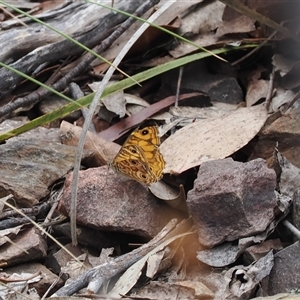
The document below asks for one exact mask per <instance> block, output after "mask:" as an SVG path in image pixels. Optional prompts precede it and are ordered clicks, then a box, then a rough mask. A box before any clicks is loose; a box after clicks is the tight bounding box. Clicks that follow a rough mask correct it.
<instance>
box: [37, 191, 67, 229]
mask: <svg viewBox="0 0 300 300" xmlns="http://www.w3.org/2000/svg"><path fill="white" fill-rule="evenodd" d="M62 191H63V190H62V189H60V191H59V192H58V195H57V198H56V200H55V201H54V203H53V205H52V206H51V208H50V210H49V212H48V214H47V216H46V218H45V220H44V222H43V223H42V224H41V225H43V226H47V225H48V224H49V223H50V220H51V219H52V215H53V214H54V212H55V210H56V208H57V206H58V202H59V200H60V198H61V196H62Z"/></svg>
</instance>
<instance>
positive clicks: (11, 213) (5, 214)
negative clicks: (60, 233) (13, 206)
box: [0, 202, 50, 220]
mask: <svg viewBox="0 0 300 300" xmlns="http://www.w3.org/2000/svg"><path fill="white" fill-rule="evenodd" d="M47 207H50V203H49V202H45V203H42V204H41V205H39V206H34V207H30V208H20V211H21V212H23V213H24V214H25V215H31V216H37V215H38V214H39V213H40V211H41V210H45V209H47ZM15 216H19V213H18V212H16V211H14V210H9V211H5V212H3V213H2V214H0V220H3V219H8V218H12V217H15Z"/></svg>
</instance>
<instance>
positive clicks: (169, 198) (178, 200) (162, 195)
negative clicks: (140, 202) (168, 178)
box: [149, 181, 187, 211]
mask: <svg viewBox="0 0 300 300" xmlns="http://www.w3.org/2000/svg"><path fill="white" fill-rule="evenodd" d="M179 189H180V190H179V191H178V189H177V190H175V189H174V188H173V187H171V186H170V185H168V184H167V183H165V182H164V181H158V182H155V183H153V184H151V185H150V186H149V190H150V191H151V193H152V194H153V195H154V196H156V197H157V198H158V199H161V200H164V201H165V202H166V203H167V204H168V205H169V206H171V207H173V208H176V209H179V210H182V211H186V210H187V208H186V195H185V190H184V187H183V186H182V185H180V187H179Z"/></svg>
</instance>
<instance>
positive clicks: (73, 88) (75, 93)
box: [69, 82, 97, 132]
mask: <svg viewBox="0 0 300 300" xmlns="http://www.w3.org/2000/svg"><path fill="white" fill-rule="evenodd" d="M69 88H70V94H71V96H72V98H73V99H75V100H77V99H80V98H82V97H84V94H83V92H82V90H81V89H80V87H79V85H78V84H77V83H74V82H71V83H70V85H69ZM88 112H89V110H88V108H86V107H82V108H81V113H82V116H83V117H84V118H86V116H87V114H88ZM89 131H91V132H97V131H96V128H95V126H94V124H93V122H91V124H90V127H89Z"/></svg>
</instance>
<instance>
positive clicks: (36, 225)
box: [0, 198, 84, 267]
mask: <svg viewBox="0 0 300 300" xmlns="http://www.w3.org/2000/svg"><path fill="white" fill-rule="evenodd" d="M0 202H1V203H4V202H3V201H2V199H1V198H0ZM4 204H5V205H6V206H8V207H9V208H11V209H13V210H15V211H17V212H18V213H19V214H20V215H21V216H22V217H24V218H26V219H27V220H28V221H29V222H30V223H32V224H33V225H34V226H35V227H36V228H38V229H39V230H40V231H41V232H42V233H44V234H45V235H47V237H48V238H50V239H51V240H52V241H53V242H54V243H56V244H57V245H58V246H59V247H61V248H62V249H64V250H65V251H66V253H68V254H69V255H70V256H71V257H72V258H73V259H74V260H75V261H77V262H78V263H79V264H80V263H81V262H80V261H79V260H78V259H77V258H76V257H75V256H74V255H73V253H72V252H70V251H69V250H68V249H67V248H66V247H64V246H63V245H62V244H61V243H60V242H59V241H57V240H56V239H55V238H54V237H53V236H52V235H51V234H49V233H48V232H47V231H46V230H45V229H44V228H42V226H40V225H39V224H38V223H36V222H34V221H32V220H31V219H30V218H29V217H27V216H26V215H25V214H24V213H23V212H21V211H20V210H19V209H17V208H16V207H14V206H13V205H11V204H10V203H4ZM25 252H26V251H25ZM82 266H83V267H84V265H82Z"/></svg>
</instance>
